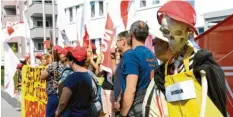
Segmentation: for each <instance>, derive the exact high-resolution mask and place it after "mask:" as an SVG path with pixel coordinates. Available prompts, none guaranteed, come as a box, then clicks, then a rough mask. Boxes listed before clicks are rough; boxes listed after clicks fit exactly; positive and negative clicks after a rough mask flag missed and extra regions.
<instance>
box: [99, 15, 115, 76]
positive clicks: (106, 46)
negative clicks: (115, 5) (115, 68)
mask: <svg viewBox="0 0 233 117" xmlns="http://www.w3.org/2000/svg"><path fill="white" fill-rule="evenodd" d="M113 37H114V27H113V22H112V19H111V17H110V15H109V14H108V15H107V21H106V26H105V33H104V40H103V42H102V44H103V45H102V46H103V49H102V53H103V62H102V64H101V67H102V69H103V70H104V71H107V72H109V73H112V70H111V50H110V46H111V44H112V42H113V41H112V40H113Z"/></svg>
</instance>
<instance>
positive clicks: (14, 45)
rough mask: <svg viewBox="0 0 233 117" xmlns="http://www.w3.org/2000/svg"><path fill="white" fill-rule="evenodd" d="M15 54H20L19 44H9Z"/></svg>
mask: <svg viewBox="0 0 233 117" xmlns="http://www.w3.org/2000/svg"><path fill="white" fill-rule="evenodd" d="M8 44H9V46H10V48H11V49H12V51H13V52H18V43H8Z"/></svg>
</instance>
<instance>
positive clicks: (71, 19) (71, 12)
mask: <svg viewBox="0 0 233 117" xmlns="http://www.w3.org/2000/svg"><path fill="white" fill-rule="evenodd" d="M69 12H70V22H73V9H72V8H69Z"/></svg>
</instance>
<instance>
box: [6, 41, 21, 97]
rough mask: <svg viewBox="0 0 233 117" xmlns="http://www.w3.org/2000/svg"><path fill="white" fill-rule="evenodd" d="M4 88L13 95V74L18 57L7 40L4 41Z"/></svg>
mask: <svg viewBox="0 0 233 117" xmlns="http://www.w3.org/2000/svg"><path fill="white" fill-rule="evenodd" d="M3 44H4V88H5V91H6V92H7V93H8V94H9V95H10V96H11V97H14V96H15V92H14V91H15V86H14V79H13V78H14V75H15V72H16V67H17V64H19V59H18V58H17V56H16V55H15V53H14V52H13V51H12V49H11V48H10V46H9V45H8V43H7V42H4V43H3Z"/></svg>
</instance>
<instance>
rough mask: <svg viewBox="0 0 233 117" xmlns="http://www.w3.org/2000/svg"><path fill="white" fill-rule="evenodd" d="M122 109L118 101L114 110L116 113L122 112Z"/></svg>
mask: <svg viewBox="0 0 233 117" xmlns="http://www.w3.org/2000/svg"><path fill="white" fill-rule="evenodd" d="M120 107H121V105H120V103H119V102H118V101H117V102H114V105H113V109H114V111H115V112H118V111H120Z"/></svg>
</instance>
